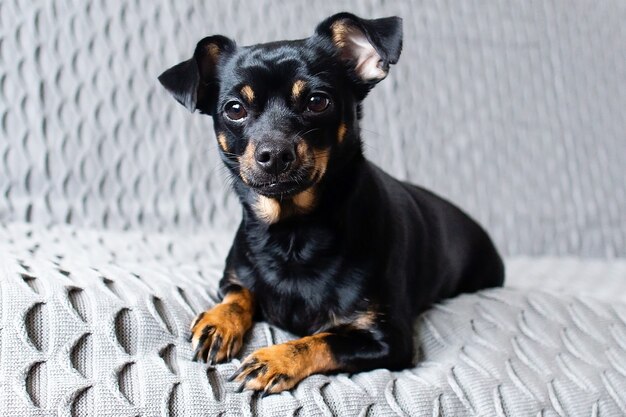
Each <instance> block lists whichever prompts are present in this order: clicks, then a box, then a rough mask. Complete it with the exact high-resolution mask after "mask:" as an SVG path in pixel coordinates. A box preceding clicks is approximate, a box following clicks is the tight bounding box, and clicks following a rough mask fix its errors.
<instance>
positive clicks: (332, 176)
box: [159, 13, 504, 394]
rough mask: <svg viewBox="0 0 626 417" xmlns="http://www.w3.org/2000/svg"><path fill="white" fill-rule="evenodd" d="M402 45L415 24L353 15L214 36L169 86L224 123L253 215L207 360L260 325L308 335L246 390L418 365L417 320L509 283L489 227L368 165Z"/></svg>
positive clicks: (271, 361)
mask: <svg viewBox="0 0 626 417" xmlns="http://www.w3.org/2000/svg"><path fill="white" fill-rule="evenodd" d="M401 48H402V21H401V19H400V18H397V17H389V18H383V19H376V20H365V19H361V18H359V17H357V16H354V15H352V14H349V13H340V14H337V15H334V16H332V17H330V18H328V19H326V20H324V21H323V22H322V23H320V24H319V26H318V27H317V29H316V30H315V34H314V35H313V36H311V37H309V38H307V39H302V40H295V41H282V42H273V43H267V44H260V45H254V46H248V47H238V46H236V45H235V43H234V42H233V41H232V40H230V39H228V38H226V37H223V36H219V35H217V36H210V37H207V38H204V39H202V40H201V41H200V42H199V43H198V45H197V46H196V49H195V53H194V55H193V57H192V58H191V59H189V60H188V61H185V62H182V63H180V64H178V65H176V66H174V67H172V68H171V69H169V70H167V71H165V72H164V73H163V74H162V75H161V76H160V77H159V80H160V81H161V83H162V84H163V85H164V86H165V88H166V89H167V90H168V91H169V92H170V93H172V95H173V96H174V97H175V98H176V99H177V100H178V101H179V102H180V103H182V104H183V105H184V106H185V107H187V108H188V109H189V110H191V111H194V110H200V112H202V113H204V114H208V115H211V116H212V117H213V123H214V127H215V132H216V135H217V141H218V144H219V148H220V150H221V157H222V159H223V161H224V163H225V164H226V166H227V167H228V169H229V170H230V172H231V174H232V176H233V177H234V189H235V192H236V193H237V195H238V196H239V199H240V200H241V204H242V205H243V219H242V221H241V224H240V226H239V230H238V231H237V234H236V236H235V240H234V243H233V246H232V248H231V250H230V254H229V255H228V258H227V260H226V269H225V272H224V277H223V278H222V280H221V282H220V290H221V296H222V297H223V299H222V302H221V303H220V304H218V305H217V306H215V307H213V308H212V309H210V310H207V311H206V312H204V313H201V314H200V315H199V316H198V317H197V318H196V320H195V321H194V323H193V326H192V340H193V344H194V346H195V349H196V358H198V359H202V360H206V361H207V362H209V363H217V362H222V361H228V360H230V359H231V358H232V357H233V356H234V355H236V354H237V353H238V351H239V350H240V348H241V345H242V340H243V337H244V334H245V333H246V332H247V331H248V330H249V329H250V327H251V326H252V322H253V320H266V321H268V322H270V323H273V324H275V325H277V326H280V327H282V328H284V329H286V330H289V331H291V332H293V333H295V334H298V335H300V336H302V338H301V339H297V340H294V341H291V342H288V343H283V344H279V345H274V346H269V347H266V348H262V349H259V350H257V351H256V352H254V353H252V354H251V355H250V356H249V357H247V358H246V359H245V360H243V362H242V364H241V367H240V368H239V369H238V370H237V372H236V373H235V374H234V375H233V379H237V380H238V381H241V382H242V388H249V389H253V390H262V391H264V394H268V393H275V392H280V391H282V390H286V389H290V388H292V387H293V386H294V385H296V384H297V383H298V382H299V381H300V380H302V379H303V378H305V377H306V376H308V375H311V374H313V373H327V372H336V371H348V372H354V371H362V370H367V369H372V368H379V367H384V368H389V369H400V368H403V367H407V366H409V365H410V364H411V362H412V359H413V357H414V352H413V342H412V340H413V339H412V333H413V319H414V318H415V317H416V315H418V314H419V313H420V312H422V311H423V310H425V309H426V308H428V307H429V306H430V305H432V304H433V303H434V302H436V301H438V300H441V299H442V298H445V297H451V296H454V295H456V294H459V293H463V292H471V291H476V290H479V289H481V288H487V287H493V286H499V285H501V284H502V282H503V275H504V268H503V264H502V261H501V259H500V257H499V256H498V253H497V251H496V249H495V248H494V246H493V244H492V242H491V240H490V239H489V237H488V236H487V234H486V233H485V232H484V231H483V229H481V227H480V226H479V225H478V224H476V223H475V222H474V221H473V220H472V219H470V218H469V217H468V216H467V215H466V214H464V213H463V212H462V211H461V210H459V209H458V208H456V207H455V206H453V205H452V204H450V203H449V202H447V201H445V200H443V199H442V198H439V197H437V196H436V195H434V194H432V193H431V192H429V191H426V190H424V189H422V188H419V187H416V186H414V185H411V184H407V183H404V182H401V181H398V180H396V179H394V178H392V177H390V176H389V175H387V174H386V173H385V172H383V171H382V170H380V169H379V168H378V167H376V166H375V165H373V164H372V163H371V162H368V161H367V160H366V159H365V158H364V156H363V150H362V143H361V138H360V133H359V119H360V118H361V102H362V100H363V99H364V98H365V96H366V95H367V93H368V92H369V90H370V89H371V88H372V87H373V86H374V85H375V84H376V83H377V82H379V81H381V80H382V79H383V78H385V77H386V76H387V72H388V70H389V66H390V65H391V64H395V63H396V62H397V61H398V58H399V56H400V50H401ZM406 88H411V86H406Z"/></svg>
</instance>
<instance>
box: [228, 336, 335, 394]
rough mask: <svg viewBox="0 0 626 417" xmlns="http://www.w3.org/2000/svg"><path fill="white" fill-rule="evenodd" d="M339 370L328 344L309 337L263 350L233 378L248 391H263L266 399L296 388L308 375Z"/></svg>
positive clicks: (241, 367)
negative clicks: (268, 396) (271, 395)
mask: <svg viewBox="0 0 626 417" xmlns="http://www.w3.org/2000/svg"><path fill="white" fill-rule="evenodd" d="M334 369H336V364H335V362H334V360H333V359H332V356H331V355H330V351H329V349H328V346H327V345H326V343H325V342H324V341H323V340H322V338H321V337H318V336H309V337H305V338H303V339H299V340H294V341H291V342H287V343H282V344H280V345H273V346H268V347H265V348H261V349H259V350H257V351H256V352H254V353H252V354H251V355H250V356H248V357H247V358H246V359H245V360H244V361H243V362H242V364H241V366H240V367H239V369H237V371H236V372H235V373H234V374H233V375H232V376H231V377H230V380H231V381H234V380H236V381H239V382H241V385H240V387H239V389H240V390H243V389H244V388H247V389H251V390H256V391H263V396H266V395H268V394H275V393H278V392H281V391H285V390H288V389H291V388H293V387H294V386H296V385H297V384H298V382H300V381H302V380H303V379H304V378H306V377H307V376H309V375H311V374H313V373H317V372H325V371H330V370H334Z"/></svg>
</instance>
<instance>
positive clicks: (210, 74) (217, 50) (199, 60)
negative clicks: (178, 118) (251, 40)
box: [159, 35, 236, 114]
mask: <svg viewBox="0 0 626 417" xmlns="http://www.w3.org/2000/svg"><path fill="white" fill-rule="evenodd" d="M235 48H236V45H235V42H233V41H232V40H230V39H228V38H227V37H225V36H221V35H215V36H209V37H206V38H204V39H202V40H201V41H200V42H198V45H196V50H195V52H194V54H193V57H192V58H191V59H188V60H187V61H183V62H181V63H180V64H178V65H174V66H173V67H172V68H170V69H168V70H167V71H165V72H164V73H163V74H161V75H159V81H160V82H161V84H163V87H165V89H166V90H167V91H169V92H170V93H171V94H172V95H173V96H174V98H175V99H176V101H178V102H179V103H180V104H182V105H183V106H185V107H186V108H187V110H189V111H190V112H193V111H195V110H196V109H198V110H200V111H201V112H202V113H207V114H213V113H214V112H215V104H216V101H217V94H218V92H219V85H218V82H217V78H216V75H217V64H218V63H219V61H220V59H223V58H224V57H225V56H227V55H230V54H231V53H232V52H233V51H234V50H235Z"/></svg>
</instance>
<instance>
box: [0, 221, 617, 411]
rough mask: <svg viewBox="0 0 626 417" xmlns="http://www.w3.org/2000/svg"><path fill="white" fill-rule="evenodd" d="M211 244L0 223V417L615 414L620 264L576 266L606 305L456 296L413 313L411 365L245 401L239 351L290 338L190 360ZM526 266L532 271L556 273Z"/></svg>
mask: <svg viewBox="0 0 626 417" xmlns="http://www.w3.org/2000/svg"><path fill="white" fill-rule="evenodd" d="M223 240H224V236H221V235H219V234H217V233H216V234H214V235H207V236H203V237H199V236H186V238H185V239H181V237H180V236H172V235H164V234H161V235H156V234H151V235H150V234H142V233H114V232H98V231H89V230H77V229H74V228H71V227H53V228H47V229H42V228H40V227H37V226H32V225H20V224H12V225H9V226H4V227H0V253H2V254H3V256H2V257H1V258H0V294H1V296H0V302H1V304H2V315H1V318H0V325H1V329H2V331H1V332H0V346H1V348H2V350H1V352H2V354H1V355H0V410H1V411H2V415H33V416H43V415H65V416H91V415H99V416H115V417H119V416H136V415H145V416H157V415H163V416H173V417H178V416H214V415H219V414H221V413H225V415H232V416H240V415H248V416H253V415H267V416H276V415H286V416H291V415H300V416H331V415H332V416H362V415H369V416H396V415H401V416H423V415H434V416H474V415H485V416H537V415H543V416H569V417H574V416H595V415H601V416H623V415H625V414H626V396H625V395H624V393H626V300H623V299H622V300H619V299H617V298H619V296H623V294H624V293H625V291H624V289H625V287H626V279H624V278H625V277H626V275H624V274H623V273H624V271H626V265H625V264H624V263H621V265H620V263H617V264H612V265H611V266H609V267H608V268H607V269H606V270H608V271H611V270H612V272H611V273H609V274H608V277H607V276H605V274H604V273H603V270H602V268H601V267H600V264H599V263H596V266H595V267H594V268H591V269H589V270H587V271H586V272H587V275H586V277H587V279H588V280H593V281H594V282H595V283H596V284H597V285H598V286H601V285H603V283H604V281H605V280H607V279H608V280H611V281H613V279H614V278H615V275H612V274H616V273H617V274H619V273H621V274H622V275H621V278H622V280H621V285H622V286H621V291H619V292H618V293H617V294H618V297H617V298H614V299H612V300H611V301H600V300H598V299H596V298H594V297H588V296H585V297H582V296H570V295H563V294H561V293H558V295H557V293H549V292H542V291H537V290H520V289H517V290H513V289H506V288H505V289H498V290H490V291H484V292H482V293H479V294H475V295H465V296H461V297H458V298H456V299H454V300H451V301H446V302H444V303H442V304H440V305H438V306H436V307H435V308H433V309H432V310H430V311H428V312H427V313H425V314H424V315H422V316H421V317H420V319H419V320H418V322H417V324H416V344H417V346H418V355H417V358H416V360H417V365H416V366H415V367H414V368H412V369H408V370H405V371H402V372H390V371H387V370H385V369H379V370H375V371H371V372H364V373H358V374H354V375H348V374H339V375H334V376H324V375H315V376H312V377H309V378H307V379H305V380H304V381H303V382H302V383H300V384H299V385H298V386H297V387H296V388H295V389H294V390H293V391H290V392H284V393H281V394H279V395H272V396H269V397H266V398H260V397H259V396H258V395H254V394H253V393H252V392H250V391H245V392H243V393H236V392H235V389H236V387H237V384H236V383H230V382H227V381H226V379H227V377H228V376H229V375H230V374H231V373H232V372H233V371H234V370H235V369H236V367H237V365H238V364H239V363H240V360H241V358H242V357H243V356H245V355H247V354H249V353H250V352H252V351H253V350H255V349H256V348H259V347H261V346H265V345H268V344H272V343H280V342H283V341H285V340H288V339H290V338H292V336H291V335H289V334H287V333H285V332H284V331H282V330H280V329H277V328H275V327H273V326H268V325H267V324H265V323H257V324H256V325H255V326H254V327H253V329H252V331H251V334H250V336H249V337H248V338H247V340H246V343H245V346H244V348H243V352H242V353H241V355H240V356H239V357H238V358H237V359H235V360H233V361H232V362H231V363H226V364H223V365H218V366H216V367H207V366H206V365H204V364H202V363H196V362H192V361H191V357H192V351H191V347H190V344H189V343H188V342H187V340H186V338H187V336H188V330H187V326H188V325H189V323H190V321H191V319H192V317H193V315H194V314H195V313H197V312H199V311H202V310H203V309H205V308H207V307H209V306H211V305H213V304H214V303H215V300H216V286H217V281H218V279H219V277H220V275H221V271H220V264H221V263H222V262H223V258H222V256H223V253H222V252H223V250H222V249H221V248H220V243H219V242H222V241H223ZM520 262H521V263H524V262H527V260H524V259H522V260H512V261H511V262H510V263H509V265H515V264H516V263H517V264H519V263H520ZM565 262H566V263H567V262H568V261H565ZM538 265H542V266H541V267H536V268H535V269H534V275H535V276H539V275H540V272H539V271H540V270H543V272H542V273H541V274H542V275H543V279H544V280H546V279H549V278H550V276H551V275H553V274H554V273H557V274H558V273H559V270H561V261H555V260H549V259H545V260H540V261H539V263H538ZM620 268H621V272H619V270H620ZM512 269H513V270H515V268H512ZM592 270H593V271H595V274H591V273H590V271H592ZM522 278H523V275H521V276H516V274H515V273H513V274H512V276H511V280H512V282H521V281H522ZM614 288H615V287H614Z"/></svg>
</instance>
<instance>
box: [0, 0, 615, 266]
mask: <svg viewBox="0 0 626 417" xmlns="http://www.w3.org/2000/svg"><path fill="white" fill-rule="evenodd" d="M340 10H349V11H352V12H354V13H357V14H360V15H362V16H365V17H380V16H386V15H394V14H395V15H399V16H402V17H403V18H404V35H405V37H404V50H403V53H402V57H401V59H400V62H399V64H398V65H396V66H394V67H393V68H392V70H391V73H390V75H389V77H388V79H386V80H385V81H383V82H382V83H380V85H378V86H377V87H376V88H375V89H374V90H373V92H372V94H371V95H370V96H369V97H368V99H367V100H366V104H365V112H364V114H365V116H366V117H365V119H364V120H363V127H364V129H363V136H364V139H365V147H366V152H367V154H368V156H370V157H371V158H372V159H373V160H374V161H375V162H377V163H379V164H380V165H382V167H383V168H385V169H386V170H388V171H389V172H391V173H392V174H394V175H396V176H398V177H400V178H405V179H409V180H411V181H413V182H416V183H419V184H422V185H425V186H427V187H428V188H430V189H432V190H434V191H436V192H438V193H441V194H443V195H444V196H446V197H449V198H451V199H452V200H453V201H455V202H456V203H458V204H459V205H460V206H461V207H463V208H465V209H466V210H468V211H469V212H470V213H471V214H472V215H474V216H475V217H476V218H477V219H478V220H480V221H481V222H482V223H483V224H484V225H485V226H486V227H487V229H488V230H489V231H490V232H491V234H492V235H493V236H494V238H495V240H496V242H497V244H498V246H499V247H500V248H501V249H502V250H503V251H504V252H505V253H507V254H524V255H545V254H551V255H563V254H572V255H587V256H625V255H626V217H625V216H624V215H623V213H625V212H626V182H625V181H624V169H623V164H624V160H625V159H626V141H625V140H624V138H625V137H626V113H625V112H624V108H626V84H625V83H624V79H625V77H626V25H624V22H625V21H626V2H624V1H623V0H604V1H600V2H592V1H590V0H528V1H507V0H487V1H461V2H459V1H452V0H444V1H442V0H421V1H413V0H404V1H401V0H398V1H383V0H363V1H349V0H337V1H309V0H294V1H291V0H290V1H278V0H255V1H240V0H230V1H227V2H216V1H202V0H193V1H175V0H132V1H131V0H126V1H124V0H107V1H84V0H73V1H72V0H71V1H68V0H48V1H24V0H3V1H2V3H1V4H0V20H1V21H0V195H1V196H3V198H1V199H0V219H2V220H5V221H8V220H28V221H34V222H38V223H40V224H41V223H43V224H51V223H59V222H69V223H74V224H76V225H88V226H97V227H107V228H115V229H120V228H132V229H143V230H147V231H154V230H169V231H172V230H178V231H189V230H196V229H198V228H204V229H205V230H211V228H212V227H215V226H216V225H218V226H220V227H221V226H222V225H228V226H229V227H230V228H231V230H232V228H234V227H235V225H236V224H237V219H238V218H239V213H240V210H239V206H238V202H237V201H236V199H235V198H234V197H233V196H232V195H231V194H230V193H229V192H228V190H227V187H225V185H224V184H225V183H226V180H225V173H224V172H223V170H222V169H221V163H220V161H219V160H218V157H217V149H216V148H217V147H216V140H215V137H214V134H213V132H212V126H211V121H210V118H208V117H202V116H200V115H193V116H192V115H190V114H188V113H187V112H186V110H185V109H184V108H183V107H182V106H180V105H178V104H177V103H175V102H174V100H173V99H172V98H171V97H170V96H169V95H168V94H167V93H166V92H165V90H164V89H163V88H162V87H161V86H160V85H159V84H158V82H157V81H156V77H157V75H158V74H160V73H161V72H162V71H163V70H165V69H166V68H168V67H169V66H171V65H174V64H175V63H178V62H180V61H181V60H183V59H187V58H189V57H190V56H191V54H192V51H193V49H194V46H195V43H196V42H197V41H198V40H199V39H201V38H202V37H204V36H206V35H209V34H215V33H222V34H225V35H228V36H231V37H233V38H234V39H236V40H237V42H238V43H240V44H242V45H246V44H251V43H257V42H263V41H271V40H277V39H285V38H301V37H305V36H309V35H310V34H312V33H313V30H314V27H315V25H316V24H317V23H318V22H319V21H321V20H322V19H323V18H324V17H326V16H328V15H330V14H331V13H334V12H337V11H340Z"/></svg>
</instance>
